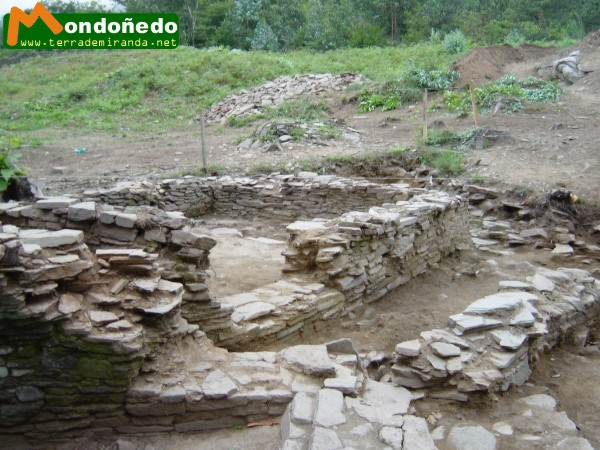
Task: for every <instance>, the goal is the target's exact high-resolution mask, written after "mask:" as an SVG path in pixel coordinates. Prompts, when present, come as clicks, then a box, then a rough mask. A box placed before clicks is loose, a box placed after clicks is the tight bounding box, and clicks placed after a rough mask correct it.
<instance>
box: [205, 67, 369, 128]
mask: <svg viewBox="0 0 600 450" xmlns="http://www.w3.org/2000/svg"><path fill="white" fill-rule="evenodd" d="M366 81H367V79H366V78H365V77H363V76H362V75H356V74H351V73H346V74H342V75H339V76H334V75H331V74H328V73H325V74H316V75H310V74H309V75H293V76H281V77H279V78H275V79H274V80H272V81H269V82H267V83H265V84H263V85H262V86H258V87H255V88H252V89H249V90H242V91H240V92H238V93H236V94H232V95H229V96H228V97H226V98H225V99H223V100H222V101H220V102H218V103H216V104H215V105H213V106H212V107H211V109H210V110H209V111H208V112H207V114H206V118H207V119H208V121H209V122H220V123H222V124H224V123H226V121H227V119H228V118H229V117H244V116H250V115H255V114H262V113H264V112H265V110H266V109H267V108H273V107H276V106H279V105H281V104H282V103H283V102H285V101H286V100H290V99H292V98H295V97H300V96H304V97H305V96H307V95H308V96H322V95H324V94H327V93H332V92H336V91H342V90H344V89H345V88H346V87H348V86H349V85H351V84H357V83H365V82H366Z"/></svg>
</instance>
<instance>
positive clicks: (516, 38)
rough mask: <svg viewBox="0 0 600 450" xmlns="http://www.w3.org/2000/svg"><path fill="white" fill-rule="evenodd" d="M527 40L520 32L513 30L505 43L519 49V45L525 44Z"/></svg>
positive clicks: (505, 39)
mask: <svg viewBox="0 0 600 450" xmlns="http://www.w3.org/2000/svg"><path fill="white" fill-rule="evenodd" d="M525 40H526V39H525V36H523V34H522V33H521V32H520V31H519V30H515V29H512V30H510V31H509V33H508V34H507V35H506V37H505V38H504V43H505V44H508V45H510V46H511V47H518V46H519V45H521V44H524V43H525Z"/></svg>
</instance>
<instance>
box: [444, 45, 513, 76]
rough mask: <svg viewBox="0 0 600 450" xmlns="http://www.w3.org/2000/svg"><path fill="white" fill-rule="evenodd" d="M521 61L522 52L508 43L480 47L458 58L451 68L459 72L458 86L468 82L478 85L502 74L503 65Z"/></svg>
mask: <svg viewBox="0 0 600 450" xmlns="http://www.w3.org/2000/svg"><path fill="white" fill-rule="evenodd" d="M523 61H525V55H524V54H523V52H522V51H521V50H520V49H518V48H514V47H511V46H510V45H500V46H497V47H481V48H476V49H474V50H472V51H471V52H469V53H468V54H467V55H465V56H463V57H462V58H461V59H459V60H458V61H457V62H456V63H454V65H453V66H452V70H456V71H458V73H459V74H460V78H459V79H458V85H459V86H465V85H468V84H469V83H473V85H475V86H480V85H482V84H485V83H487V82H489V81H492V80H496V79H498V78H499V77H501V76H502V75H504V74H505V72H504V67H506V66H507V65H509V64H512V63H515V62H523Z"/></svg>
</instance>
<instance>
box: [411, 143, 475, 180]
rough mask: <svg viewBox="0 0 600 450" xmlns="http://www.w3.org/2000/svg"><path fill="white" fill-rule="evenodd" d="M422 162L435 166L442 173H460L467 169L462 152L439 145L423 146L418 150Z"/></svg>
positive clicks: (451, 174)
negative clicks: (439, 146) (438, 146)
mask: <svg viewBox="0 0 600 450" xmlns="http://www.w3.org/2000/svg"><path fill="white" fill-rule="evenodd" d="M417 153H418V156H419V161H420V162H421V164H424V165H426V166H430V167H433V168H434V169H436V170H438V171H439V172H440V173H441V174H442V175H450V176H453V175H460V174H461V173H463V172H464V171H465V162H464V157H463V154H462V152H460V151H456V150H447V149H442V148H437V147H421V148H419V149H418V150H417Z"/></svg>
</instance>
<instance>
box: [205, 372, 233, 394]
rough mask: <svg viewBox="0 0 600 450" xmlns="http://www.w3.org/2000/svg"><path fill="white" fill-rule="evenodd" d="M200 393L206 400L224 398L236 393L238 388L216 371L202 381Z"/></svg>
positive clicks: (223, 374) (222, 373)
mask: <svg viewBox="0 0 600 450" xmlns="http://www.w3.org/2000/svg"><path fill="white" fill-rule="evenodd" d="M202 392H204V396H205V397H206V398H208V399H212V398H225V397H229V396H230V395H233V394H235V393H236V392H238V387H237V386H236V384H235V383H234V382H233V381H232V380H231V378H229V377H228V376H227V375H225V373H224V372H223V371H222V370H219V369H216V370H214V371H213V372H211V373H210V374H208V376H207V377H206V378H205V379H204V382H203V383H202Z"/></svg>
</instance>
